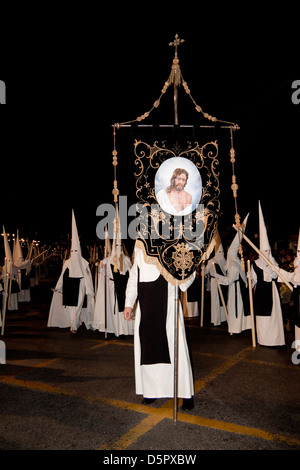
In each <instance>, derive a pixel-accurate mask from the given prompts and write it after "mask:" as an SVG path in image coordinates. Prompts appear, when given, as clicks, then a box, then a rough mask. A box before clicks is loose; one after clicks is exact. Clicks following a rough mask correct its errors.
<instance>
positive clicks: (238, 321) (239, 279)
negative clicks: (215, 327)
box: [215, 214, 251, 333]
mask: <svg viewBox="0 0 300 470" xmlns="http://www.w3.org/2000/svg"><path fill="white" fill-rule="evenodd" d="M248 216H249V214H248V215H247V216H246V218H245V220H244V222H243V224H242V226H243V230H244V231H245V229H246V224H247V220H248ZM240 236H241V235H240V234H239V233H236V235H235V237H234V239H233V241H232V243H231V245H230V247H229V249H228V252H227V261H226V265H225V268H224V269H225V270H226V276H221V275H220V274H215V277H216V278H217V279H218V281H219V284H221V285H225V286H228V298H227V311H228V331H229V333H241V331H243V330H248V329H250V328H251V316H250V307H249V294H248V289H247V286H248V282H247V277H246V273H245V271H243V270H242V267H241V260H240V258H239V257H238V249H239V245H240Z"/></svg>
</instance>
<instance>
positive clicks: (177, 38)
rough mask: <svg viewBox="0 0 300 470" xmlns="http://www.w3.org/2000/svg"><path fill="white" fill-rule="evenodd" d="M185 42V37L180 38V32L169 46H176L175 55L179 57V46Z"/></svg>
mask: <svg viewBox="0 0 300 470" xmlns="http://www.w3.org/2000/svg"><path fill="white" fill-rule="evenodd" d="M183 42H184V39H180V38H179V37H178V34H175V39H174V41H173V42H170V43H169V46H174V47H175V57H177V47H178V46H180V44H182V43H183Z"/></svg>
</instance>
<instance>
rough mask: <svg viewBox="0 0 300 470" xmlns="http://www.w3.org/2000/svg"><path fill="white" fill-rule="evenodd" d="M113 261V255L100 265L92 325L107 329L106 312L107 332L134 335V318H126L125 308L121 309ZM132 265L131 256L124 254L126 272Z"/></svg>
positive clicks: (95, 327)
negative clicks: (128, 319) (117, 295)
mask: <svg viewBox="0 0 300 470" xmlns="http://www.w3.org/2000/svg"><path fill="white" fill-rule="evenodd" d="M111 263H113V256H110V257H109V258H105V259H104V260H102V261H101V263H100V266H99V271H98V288H97V293H96V301H95V311H94V318H93V322H92V324H91V325H90V327H91V328H92V329H93V330H99V331H105V313H106V318H107V330H106V331H107V333H113V334H115V335H116V336H119V335H132V334H133V331H134V325H133V323H134V322H133V320H130V321H127V320H125V318H124V316H123V310H122V311H120V310H119V306H118V299H117V297H116V291H115V283H114V279H113V272H112V264H111ZM130 267H131V262H130V258H129V257H128V256H125V255H123V270H124V273H125V274H126V272H127V271H130ZM105 278H106V280H105ZM105 288H106V295H105ZM105 299H106V305H105Z"/></svg>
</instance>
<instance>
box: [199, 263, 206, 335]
mask: <svg viewBox="0 0 300 470" xmlns="http://www.w3.org/2000/svg"><path fill="white" fill-rule="evenodd" d="M204 264H205V261H203V262H202V266H201V316H200V326H201V327H203V314H204V278H205V272H204Z"/></svg>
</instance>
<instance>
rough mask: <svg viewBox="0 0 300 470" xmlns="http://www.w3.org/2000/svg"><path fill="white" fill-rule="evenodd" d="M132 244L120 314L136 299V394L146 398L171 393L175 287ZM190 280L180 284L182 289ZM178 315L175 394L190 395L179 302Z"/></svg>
mask: <svg viewBox="0 0 300 470" xmlns="http://www.w3.org/2000/svg"><path fill="white" fill-rule="evenodd" d="M147 261H148V259H147V258H146V255H144V252H143V250H142V249H141V248H139V247H138V246H135V249H134V264H133V266H132V268H131V271H130V276H129V280H128V284H127V289H126V301H125V306H126V307H125V310H124V315H125V316H126V318H128V319H129V318H130V315H131V312H132V309H133V308H134V306H135V302H136V311H135V322H134V323H135V324H134V328H135V331H134V362H135V384H136V394H137V395H143V396H144V399H145V400H146V403H149V401H147V400H150V401H151V400H153V399H155V398H163V397H173V394H174V315H175V289H176V287H175V286H173V285H172V284H170V283H169V282H167V281H166V280H165V278H164V277H163V276H162V275H161V273H160V271H159V269H158V268H157V267H156V266H155V265H154V264H152V263H151V262H150V263H148V262H147ZM193 280H194V276H192V277H191V279H190V280H188V281H186V282H185V283H183V284H181V285H180V289H181V290H182V291H184V290H186V289H187V288H188V287H189V286H190V285H191V283H192V282H193ZM178 306H179V318H178V397H181V398H184V399H189V400H190V399H192V396H193V394H194V384H193V375H192V369H191V364H190V358H189V351H188V347H187V342H186V336H185V326H184V319H183V313H182V309H181V304H180V303H179V302H178Z"/></svg>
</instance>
